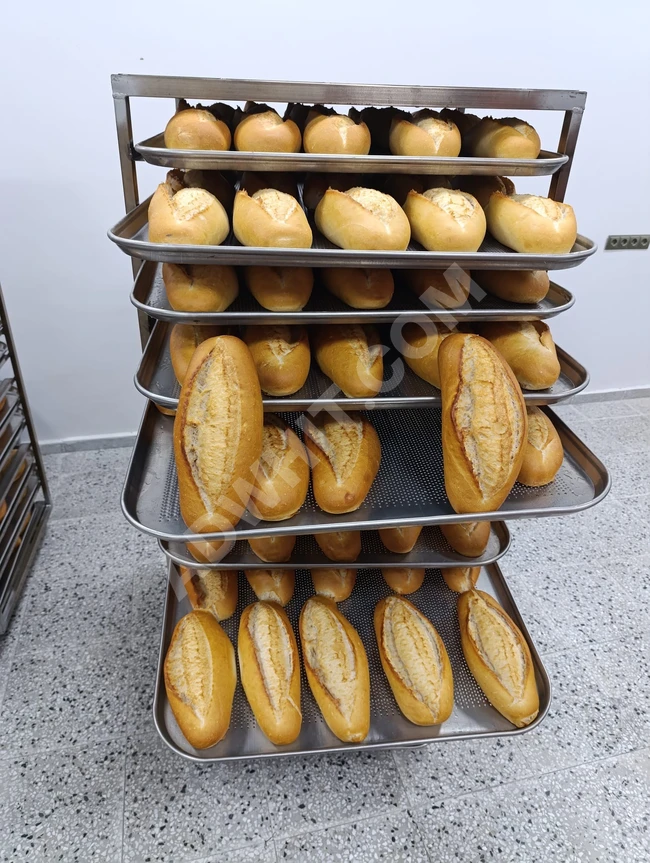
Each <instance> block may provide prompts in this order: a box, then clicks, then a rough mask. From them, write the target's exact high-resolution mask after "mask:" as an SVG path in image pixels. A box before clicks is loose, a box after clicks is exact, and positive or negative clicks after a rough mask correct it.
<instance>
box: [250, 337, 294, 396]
mask: <svg viewBox="0 0 650 863" xmlns="http://www.w3.org/2000/svg"><path fill="white" fill-rule="evenodd" d="M243 338H244V341H245V342H246V344H247V345H248V349H249V350H250V352H251V355H252V357H253V362H254V363H255V368H256V369H257V376H258V377H259V380H260V386H261V387H262V392H264V393H268V394H269V395H271V396H287V395H291V394H292V393H295V392H297V391H298V390H299V389H300V388H301V387H302V386H303V385H304V383H305V381H306V380H307V376H308V375H309V365H310V362H311V354H310V351H309V339H308V338H307V330H306V329H305V327H291V326H284V325H282V324H268V325H266V324H256V325H253V326H249V327H246V328H245V329H244V332H243Z"/></svg>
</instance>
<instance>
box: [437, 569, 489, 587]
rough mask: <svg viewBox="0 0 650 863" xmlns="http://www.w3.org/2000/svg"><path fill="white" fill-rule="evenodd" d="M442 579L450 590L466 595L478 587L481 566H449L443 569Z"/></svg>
mask: <svg viewBox="0 0 650 863" xmlns="http://www.w3.org/2000/svg"><path fill="white" fill-rule="evenodd" d="M440 572H441V573H442V577H443V578H444V580H445V584H446V585H447V587H448V588H449V590H453V591H454V593H465V591H466V590H472V588H473V587H475V586H476V582H477V581H478V577H479V575H480V574H481V567H480V566H449V567H445V568H444V569H441V570H440Z"/></svg>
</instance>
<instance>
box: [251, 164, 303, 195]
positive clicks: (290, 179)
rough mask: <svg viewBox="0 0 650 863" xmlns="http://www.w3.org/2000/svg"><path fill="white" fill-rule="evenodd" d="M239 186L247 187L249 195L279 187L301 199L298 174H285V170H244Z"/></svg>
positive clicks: (278, 188)
mask: <svg viewBox="0 0 650 863" xmlns="http://www.w3.org/2000/svg"><path fill="white" fill-rule="evenodd" d="M239 188H240V189H245V190H246V191H247V192H248V194H249V195H254V194H255V192H261V191H262V189H277V191H278V192H284V194H285V195H291V196H292V197H293V198H295V199H296V200H299V199H300V192H299V190H298V183H297V181H296V174H285V173H284V172H283V171H267V172H266V173H264V172H259V171H244V173H243V174H242V175H241V180H240V181H239Z"/></svg>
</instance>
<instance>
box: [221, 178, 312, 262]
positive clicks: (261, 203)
mask: <svg viewBox="0 0 650 863" xmlns="http://www.w3.org/2000/svg"><path fill="white" fill-rule="evenodd" d="M232 226H233V230H234V232H235V236H236V237H237V239H238V240H239V242H240V243H241V244H242V246H263V247H280V248H286V249H309V248H310V247H311V241H312V234H311V228H310V227H309V222H308V221H307V217H306V216H305V214H304V212H303V209H302V207H301V206H300V204H299V203H298V201H297V200H296V199H295V198H294V197H293V196H292V195H286V194H285V193H284V192H278V191H277V189H262V190H261V191H260V192H255V194H254V195H253V196H252V197H250V196H249V195H248V192H246V191H242V190H240V191H239V192H237V195H236V196H235V208H234V211H233V217H232Z"/></svg>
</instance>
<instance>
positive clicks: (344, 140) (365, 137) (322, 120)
mask: <svg viewBox="0 0 650 863" xmlns="http://www.w3.org/2000/svg"><path fill="white" fill-rule="evenodd" d="M302 145H303V147H304V150H305V153H341V154H343V155H348V156H367V155H368V153H369V152H370V131H369V129H368V127H367V126H366V124H365V123H364V122H360V123H357V122H355V121H354V120H353V119H352V118H351V117H346V116H344V115H342V114H337V113H335V112H333V113H329V112H327V113H324V112H323V113H321V110H311V111H310V112H309V114H308V115H307V123H306V125H305V130H304V132H303V136H302Z"/></svg>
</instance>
